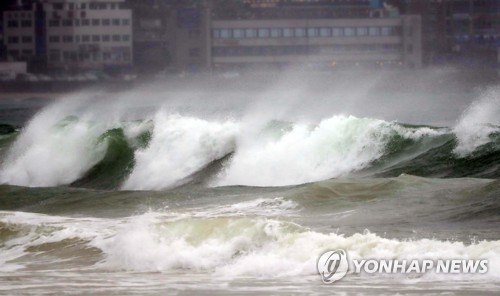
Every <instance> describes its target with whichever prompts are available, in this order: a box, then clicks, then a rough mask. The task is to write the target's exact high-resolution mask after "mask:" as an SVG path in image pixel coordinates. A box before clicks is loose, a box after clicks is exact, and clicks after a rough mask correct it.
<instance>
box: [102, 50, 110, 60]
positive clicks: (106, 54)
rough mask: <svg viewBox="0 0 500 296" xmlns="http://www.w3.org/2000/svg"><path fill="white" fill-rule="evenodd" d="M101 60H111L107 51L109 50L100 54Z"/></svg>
mask: <svg viewBox="0 0 500 296" xmlns="http://www.w3.org/2000/svg"><path fill="white" fill-rule="evenodd" d="M102 60H103V61H109V60H111V53H109V52H104V53H103V54H102Z"/></svg>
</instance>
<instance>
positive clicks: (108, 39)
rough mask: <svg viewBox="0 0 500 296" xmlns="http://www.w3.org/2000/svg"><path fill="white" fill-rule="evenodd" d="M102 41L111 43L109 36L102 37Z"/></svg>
mask: <svg viewBox="0 0 500 296" xmlns="http://www.w3.org/2000/svg"><path fill="white" fill-rule="evenodd" d="M102 41H103V42H109V41H111V36H109V35H102Z"/></svg>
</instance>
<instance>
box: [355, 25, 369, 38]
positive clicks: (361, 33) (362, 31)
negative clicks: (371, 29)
mask: <svg viewBox="0 0 500 296" xmlns="http://www.w3.org/2000/svg"><path fill="white" fill-rule="evenodd" d="M366 35H368V28H365V27H358V28H356V36H366Z"/></svg>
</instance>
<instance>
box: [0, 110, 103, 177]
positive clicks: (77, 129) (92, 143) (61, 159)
mask: <svg viewBox="0 0 500 296" xmlns="http://www.w3.org/2000/svg"><path fill="white" fill-rule="evenodd" d="M69 105H71V104H68V105H66V104H65V105H56V106H53V107H51V108H48V109H47V110H44V111H43V112H41V113H40V114H38V115H37V116H35V118H34V119H33V120H32V121H31V122H30V123H29V125H28V126H27V127H26V128H25V129H24V130H23V131H22V133H21V135H20V136H19V138H18V139H17V140H16V142H15V143H14V145H13V146H12V147H11V149H10V150H9V153H8V155H7V157H6V159H5V160H4V163H3V164H2V167H1V169H0V182H1V183H9V184H13V185H24V186H32V187H45V186H57V185H63V184H69V183H71V182H73V181H75V180H77V179H78V178H79V177H81V176H82V175H83V174H84V173H85V172H86V171H88V170H89V169H90V168H91V167H92V166H93V165H95V164H96V163H97V162H98V161H99V160H100V159H102V157H104V154H105V152H106V148H107V145H106V143H104V142H102V143H98V141H97V140H98V137H99V136H100V135H101V134H102V133H103V132H104V131H106V130H107V129H108V128H110V126H109V125H108V124H105V123H95V122H93V120H92V118H91V116H87V115H83V116H81V117H80V118H76V117H72V116H70V115H72V112H71V111H70V110H71V108H73V107H72V106H69Z"/></svg>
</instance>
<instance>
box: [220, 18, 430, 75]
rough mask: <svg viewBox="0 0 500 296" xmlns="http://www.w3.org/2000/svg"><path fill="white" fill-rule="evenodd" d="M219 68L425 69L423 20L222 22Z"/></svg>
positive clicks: (363, 19) (371, 19) (369, 19)
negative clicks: (423, 61)
mask: <svg viewBox="0 0 500 296" xmlns="http://www.w3.org/2000/svg"><path fill="white" fill-rule="evenodd" d="M212 30H213V41H212V56H213V67H214V69H218V68H222V69H224V68H242V67H259V66H264V67H270V66H271V67H281V66H287V65H291V64H296V63H302V64H307V65H311V66H314V67H319V68H324V69H336V68H345V67H347V68H353V67H358V66H360V67H384V68H386V67H396V68H420V67H421V64H422V61H421V55H422V53H421V33H420V32H421V21H420V17H419V16H402V17H396V18H359V19H358V18H355V19H306V20H304V19H294V20H290V19H279V20H216V21H213V23H212Z"/></svg>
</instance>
